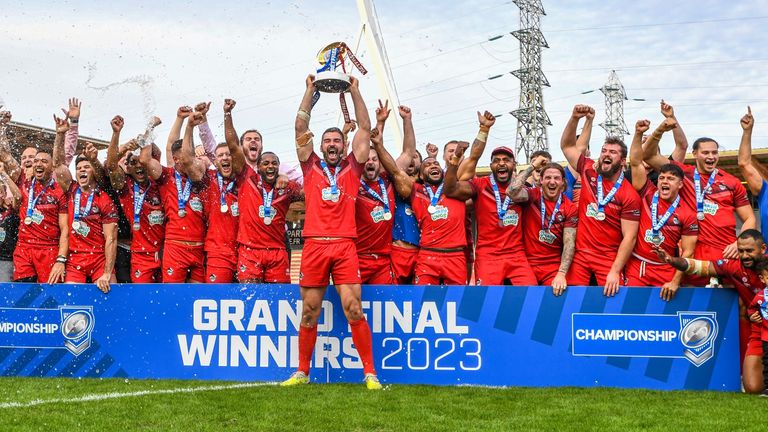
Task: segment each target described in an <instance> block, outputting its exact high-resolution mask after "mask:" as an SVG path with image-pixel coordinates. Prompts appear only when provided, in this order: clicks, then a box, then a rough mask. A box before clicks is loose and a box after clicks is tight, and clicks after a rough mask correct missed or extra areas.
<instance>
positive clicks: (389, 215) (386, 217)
mask: <svg viewBox="0 0 768 432" xmlns="http://www.w3.org/2000/svg"><path fill="white" fill-rule="evenodd" d="M384 220H385V221H388V220H392V213H390V212H386V213H384Z"/></svg>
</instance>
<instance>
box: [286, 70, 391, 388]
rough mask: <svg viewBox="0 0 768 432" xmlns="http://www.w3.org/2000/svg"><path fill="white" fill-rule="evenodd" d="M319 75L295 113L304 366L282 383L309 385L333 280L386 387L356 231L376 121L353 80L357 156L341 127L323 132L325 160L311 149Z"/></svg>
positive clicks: (368, 370)
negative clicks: (300, 176)
mask: <svg viewBox="0 0 768 432" xmlns="http://www.w3.org/2000/svg"><path fill="white" fill-rule="evenodd" d="M314 79H315V77H314V76H313V75H309V76H308V77H307V78H306V80H305V83H306V90H305V92H304V97H303V98H302V101H301V105H300V106H299V111H298V113H297V114H296V123H295V132H296V152H297V155H298V158H299V162H300V163H301V169H302V171H303V173H304V182H305V183H304V184H305V189H304V192H305V202H306V213H307V214H308V215H311V217H309V218H307V219H306V220H305V223H304V233H303V235H304V238H305V242H304V251H303V253H302V261H301V276H300V280H299V285H300V287H301V299H302V314H301V326H300V328H299V368H298V370H297V371H296V372H295V373H294V374H293V375H291V377H290V378H289V379H287V380H286V381H283V383H282V385H285V386H290V385H297V384H306V383H308V382H309V368H310V361H311V359H312V352H313V351H314V349H315V342H316V340H317V321H318V318H319V316H320V311H321V306H322V301H323V296H324V295H325V291H326V289H327V288H328V278H329V276H332V277H333V283H334V285H335V286H336V290H337V291H338V293H339V297H341V304H342V307H343V309H344V316H345V317H346V318H347V320H348V321H349V325H350V328H351V330H352V341H353V342H354V344H355V348H357V352H358V354H359V355H360V359H361V361H362V363H363V374H364V381H365V385H366V387H367V388H368V389H371V390H378V389H381V384H380V383H379V380H378V378H377V376H376V370H375V367H374V363H373V349H372V343H371V330H370V327H369V326H368V322H367V321H366V319H365V315H363V310H362V303H361V299H360V297H361V289H360V268H359V263H358V260H357V252H356V249H355V242H354V241H355V238H356V237H357V227H356V223H355V201H356V199H357V194H358V190H359V188H360V176H361V175H362V173H363V164H364V163H365V162H366V161H367V160H368V155H369V148H370V144H369V143H370V139H371V120H370V118H369V117H368V112H367V111H366V108H365V102H364V101H363V97H362V95H361V94H360V88H359V81H358V80H357V78H354V77H351V78H350V80H351V84H350V87H349V92H350V94H351V96H352V102H353V105H354V111H355V118H356V119H357V122H358V130H357V132H356V133H355V135H354V138H353V140H352V153H351V154H349V155H344V154H343V152H342V149H343V147H344V134H343V133H342V131H341V130H340V129H338V128H330V129H327V130H326V131H325V132H323V134H322V136H321V138H320V141H321V144H320V150H321V152H322V155H323V157H322V158H320V157H318V155H317V154H316V153H315V152H314V149H313V146H312V133H311V132H310V131H309V120H310V116H311V113H310V112H311V110H312V96H313V94H314V93H315V83H314Z"/></svg>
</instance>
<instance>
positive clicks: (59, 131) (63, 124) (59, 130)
mask: <svg viewBox="0 0 768 432" xmlns="http://www.w3.org/2000/svg"><path fill="white" fill-rule="evenodd" d="M53 121H55V122H56V138H55V139H54V140H53V172H54V173H55V174H56V181H57V182H58V183H59V185H61V187H62V189H64V190H65V191H66V190H69V185H70V184H72V173H70V172H69V167H67V165H65V164H64V134H66V133H67V131H68V130H69V122H68V121H67V119H60V118H58V117H56V116H55V115H54V116H53Z"/></svg>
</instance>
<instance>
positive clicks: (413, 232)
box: [392, 194, 421, 246]
mask: <svg viewBox="0 0 768 432" xmlns="http://www.w3.org/2000/svg"><path fill="white" fill-rule="evenodd" d="M420 239H421V233H420V232H419V223H418V222H417V221H416V216H415V215H414V214H413V209H412V208H411V203H410V202H408V201H407V200H405V199H403V198H402V197H401V196H400V194H395V226H394V227H393V228H392V240H393V241H397V240H400V241H404V242H407V243H410V244H412V245H415V246H418V245H419V241H420Z"/></svg>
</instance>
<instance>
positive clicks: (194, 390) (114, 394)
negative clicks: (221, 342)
mask: <svg viewBox="0 0 768 432" xmlns="http://www.w3.org/2000/svg"><path fill="white" fill-rule="evenodd" d="M275 384H276V383H273V382H260V383H239V384H229V385H214V386H202V387H182V388H175V389H165V390H141V391H135V392H127V393H117V392H112V393H101V394H89V395H85V396H80V397H75V398H70V399H35V400H31V401H29V402H3V403H0V408H27V407H32V406H36V405H46V404H55V403H73V402H90V401H101V400H107V399H120V398H127V397H137V396H152V395H162V394H176V393H197V392H204V391H219V390H231V389H241V388H250V387H263V386H273V385H275Z"/></svg>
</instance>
